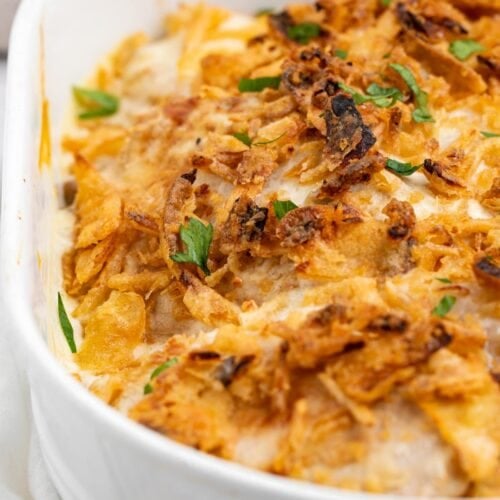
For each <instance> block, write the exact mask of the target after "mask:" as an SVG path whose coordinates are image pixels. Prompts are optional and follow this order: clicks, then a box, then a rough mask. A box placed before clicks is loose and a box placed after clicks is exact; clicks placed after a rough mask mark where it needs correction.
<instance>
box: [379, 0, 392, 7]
mask: <svg viewBox="0 0 500 500" xmlns="http://www.w3.org/2000/svg"><path fill="white" fill-rule="evenodd" d="M380 3H381V4H382V5H383V6H384V7H389V5H391V0H380Z"/></svg>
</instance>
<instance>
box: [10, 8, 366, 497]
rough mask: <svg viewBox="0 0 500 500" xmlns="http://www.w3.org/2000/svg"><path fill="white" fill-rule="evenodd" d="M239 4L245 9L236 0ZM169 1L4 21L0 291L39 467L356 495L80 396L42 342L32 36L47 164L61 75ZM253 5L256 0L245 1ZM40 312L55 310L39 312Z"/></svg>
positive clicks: (64, 84) (134, 493)
mask: <svg viewBox="0 0 500 500" xmlns="http://www.w3.org/2000/svg"><path fill="white" fill-rule="evenodd" d="M239 6H240V7H241V9H242V10H245V3H244V2H241V5H239ZM260 6H262V7H264V6H265V5H264V2H263V3H262V5H260ZM168 7H172V2H164V3H163V4H162V3H161V2H158V1H155V0H150V1H144V2H136V1H133V0H127V1H123V2H120V7H119V13H117V3H116V2H115V1H113V0H106V1H102V0H92V1H80V0H70V1H64V2H62V1H60V2H46V1H43V0H28V1H25V2H23V3H22V5H21V7H20V9H19V12H18V15H17V17H16V20H15V24H14V28H13V32H12V36H11V43H10V56H9V68H8V83H7V109H6V124H5V130H6V135H5V143H4V144H5V148H4V157H3V160H4V161H3V165H4V170H3V197H2V237H1V241H2V250H1V252H2V258H1V262H2V288H3V290H8V293H4V299H5V302H6V305H7V308H8V309H9V310H10V311H11V312H12V319H13V323H12V324H13V329H12V338H11V341H12V344H13V345H14V349H15V353H16V357H17V360H18V362H19V365H20V366H23V367H25V368H26V372H27V376H28V380H29V383H30V387H31V402H32V409H33V418H34V424H35V427H36V429H37V431H38V433H39V436H40V443H41V447H42V452H43V455H44V457H45V459H46V463H47V466H48V470H49V473H50V475H51V477H52V479H53V481H54V483H55V485H56V488H57V489H58V491H59V492H60V494H61V497H62V498H64V499H65V500H66V499H68V500H101V499H102V500H113V499H117V500H118V499H120V500H125V499H130V500H134V499H137V498H147V499H151V500H154V499H160V498H165V496H166V494H168V496H169V497H170V498H175V499H176V500H182V499H192V498H202V497H203V498H207V499H213V500H215V499H220V498H232V499H242V500H243V499H248V500H250V499H253V498H256V497H258V498H261V499H263V500H271V499H276V498H283V499H285V498H289V499H335V498H346V499H355V498H363V497H364V495H359V494H356V493H347V492H340V491H338V490H332V489H328V488H323V487H320V486H314V485H309V484H305V483H300V482H296V481H290V480H285V479H282V478H275V477H272V476H269V475H267V474H263V473H259V472H255V471H251V470H247V469H246V468H243V467H241V466H238V465H236V464H231V463H227V462H224V461H222V460H219V459H217V458H213V457H210V456H205V455H203V454H200V453H198V452H196V451H195V450H192V449H189V448H187V447H185V446H183V445H179V444H177V443H175V442H173V441H169V440H166V439H163V438H161V437H158V436H157V435H156V434H154V433H153V432H152V431H149V430H147V429H145V428H143V427H141V426H140V425H138V424H135V423H134V422H132V421H129V420H128V419H126V418H125V417H124V416H122V415H120V414H119V413H118V412H116V411H114V410H112V409H111V408H109V407H107V405H105V404H104V403H102V402H101V401H99V400H98V399H97V398H95V397H93V396H92V395H90V394H89V393H88V392H87V391H86V389H85V388H84V387H82V386H81V385H80V384H79V383H77V382H76V381H75V380H73V379H72V378H71V377H70V376H69V375H68V373H67V372H66V371H65V369H64V368H63V367H62V366H61V365H60V364H59V363H58V362H57V361H56V359H55V357H54V356H53V355H52V354H51V353H50V351H49V349H48V348H47V345H46V342H45V335H46V332H47V324H46V321H47V320H49V321H52V322H53V323H56V322H57V317H56V307H57V302H56V300H54V297H51V298H50V300H49V299H48V298H47V297H46V296H45V293H44V290H43V286H42V283H43V282H44V280H49V279H53V280H56V279H58V277H57V276H54V274H53V273H54V272H55V271H56V270H57V269H58V265H57V264H56V265H54V263H52V266H53V267H52V269H50V266H49V264H50V262H49V261H48V260H47V259H46V258H45V257H46V255H47V253H46V252H47V249H48V248H49V247H50V244H51V243H50V239H51V238H50V237H49V235H50V227H51V217H52V216H53V213H54V211H55V208H56V206H57V205H56V200H55V199H54V182H55V180H57V179H58V177H59V172H58V171H57V169H55V168H53V169H48V168H43V169H42V170H40V169H39V168H38V140H39V132H40V103H41V85H40V83H41V82H40V75H41V65H40V61H41V53H42V46H41V43H42V40H43V41H44V49H45V50H44V55H45V65H44V72H45V76H46V82H45V83H46V87H45V92H46V95H47V98H48V101H49V103H50V121H51V124H52V128H51V132H52V146H53V150H52V153H53V159H54V161H53V164H54V165H56V164H57V160H56V158H57V157H58V154H59V153H58V145H57V144H58V142H59V141H58V139H57V138H58V136H59V135H60V130H61V124H62V118H63V111H64V109H65V107H66V105H67V102H68V99H69V89H70V87H71V84H72V83H73V82H75V81H79V80H82V79H83V78H84V76H85V75H86V74H88V73H89V72H90V69H91V68H92V67H93V64H94V62H95V61H96V60H97V59H98V58H99V56H100V55H101V54H102V53H103V52H105V51H106V50H108V49H109V47H112V46H113V45H114V44H116V43H117V42H118V41H119V40H121V39H122V38H123V37H125V36H126V35H127V34H129V33H130V32H133V31H134V30H139V29H141V30H144V29H148V31H149V32H151V33H154V32H155V30H157V29H158V27H159V20H160V18H161V14H162V13H163V12H165V9H166V8H168ZM232 7H238V5H232ZM258 7H259V5H258V4H257V3H255V5H252V10H253V8H258ZM96 12H99V16H97V17H96V16H95V13H96ZM90 26H92V33H93V36H92V37H89V36H88V34H89V29H90ZM62 40H64V43H61V41H62ZM37 254H38V255H39V257H40V259H38V262H37ZM47 311H54V316H53V317H47ZM49 316H50V315H49ZM166 492H168V493H166Z"/></svg>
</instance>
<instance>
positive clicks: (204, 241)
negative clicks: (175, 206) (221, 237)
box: [170, 217, 214, 276]
mask: <svg viewBox="0 0 500 500" xmlns="http://www.w3.org/2000/svg"><path fill="white" fill-rule="evenodd" d="M213 233H214V228H213V226H212V224H208V225H207V226H205V224H203V222H200V221H199V220H198V219H194V218H193V217H191V218H190V219H189V222H188V224H187V226H181V228H180V235H181V240H182V241H183V242H184V244H185V245H186V250H187V251H186V252H185V253H181V252H177V253H176V254H174V255H171V256H170V258H171V259H172V260H173V261H174V262H179V263H182V262H189V263H192V264H196V265H197V266H198V267H199V268H201V269H202V271H203V272H204V273H205V274H206V275H207V276H208V275H209V274H210V271H209V269H208V267H207V261H208V250H209V248H210V244H211V243H212V237H213Z"/></svg>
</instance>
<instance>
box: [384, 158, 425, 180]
mask: <svg viewBox="0 0 500 500" xmlns="http://www.w3.org/2000/svg"><path fill="white" fill-rule="evenodd" d="M420 167H421V165H415V166H414V165H412V164H411V163H402V162H400V161H397V160H392V159H390V158H388V159H387V161H386V162H385V168H387V169H388V170H390V171H391V172H394V173H395V174H398V175H403V176H405V177H407V176H409V175H411V174H414V173H415V172H416V171H417V170H418V169H419V168H420Z"/></svg>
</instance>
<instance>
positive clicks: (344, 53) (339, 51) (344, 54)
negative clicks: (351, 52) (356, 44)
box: [334, 49, 347, 60]
mask: <svg viewBox="0 0 500 500" xmlns="http://www.w3.org/2000/svg"><path fill="white" fill-rule="evenodd" d="M334 54H335V55H336V56H337V57H338V58H339V59H344V60H345V59H347V50H342V49H337V50H336V51H335V52H334Z"/></svg>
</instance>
